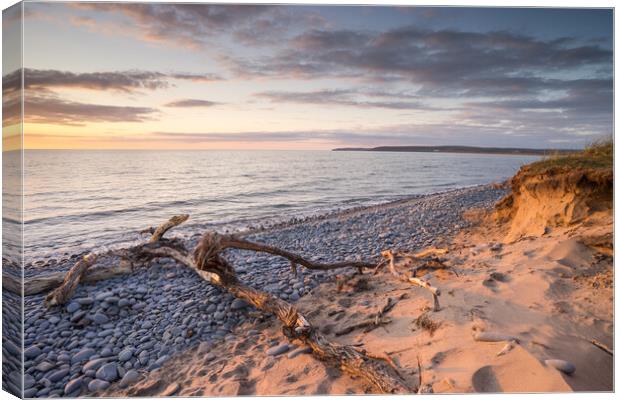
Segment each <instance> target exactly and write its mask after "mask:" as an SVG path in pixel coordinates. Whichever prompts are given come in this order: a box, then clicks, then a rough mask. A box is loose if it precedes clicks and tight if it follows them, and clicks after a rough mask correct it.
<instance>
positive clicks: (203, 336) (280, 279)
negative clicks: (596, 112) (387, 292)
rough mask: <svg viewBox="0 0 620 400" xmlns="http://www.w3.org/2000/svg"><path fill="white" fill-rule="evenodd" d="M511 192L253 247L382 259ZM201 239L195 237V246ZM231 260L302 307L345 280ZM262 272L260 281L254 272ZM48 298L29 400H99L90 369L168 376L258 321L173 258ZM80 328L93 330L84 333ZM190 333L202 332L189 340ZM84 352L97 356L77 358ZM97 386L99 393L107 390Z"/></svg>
mask: <svg viewBox="0 0 620 400" xmlns="http://www.w3.org/2000/svg"><path fill="white" fill-rule="evenodd" d="M504 193H505V190H504V189H494V188H493V187H492V185H486V186H480V187H474V188H468V189H459V190H454V191H449V192H446V193H441V194H435V195H428V196H423V197H420V198H414V199H408V200H400V201H397V202H390V203H388V204H387V205H378V206H372V207H369V208H366V209H365V210H356V211H351V210H347V211H346V212H345V213H341V214H337V215H333V216H330V217H329V218H326V217H324V218H321V219H318V220H313V221H308V222H306V223H301V224H299V223H294V224H289V225H288V226H286V227H282V228H280V229H274V230H269V231H265V232H254V233H251V234H248V235H247V238H248V239H251V240H256V241H259V240H260V241H261V242H265V243H271V244H277V245H278V246H280V247H282V248H285V249H289V250H291V251H299V252H301V253H303V254H305V255H306V256H307V257H308V258H311V259H314V260H317V261H337V260H347V259H355V258H357V257H361V258H363V259H371V260H373V259H376V257H378V256H379V254H380V251H381V250H383V249H385V248H386V247H402V248H412V249H415V248H423V247H425V246H428V245H431V244H439V243H442V242H443V241H445V240H446V239H447V238H448V237H449V236H450V235H452V234H454V233H456V232H457V231H458V230H460V229H461V228H462V227H463V226H465V225H466V221H465V220H464V219H463V218H462V213H463V212H465V211H466V210H468V209H471V208H472V207H475V208H480V207H482V208H488V207H490V206H491V205H492V204H494V203H495V202H496V201H497V200H498V199H499V198H500V197H501V196H502V195H503V194H504ZM405 220H406V221H408V222H407V223H403V221H405ZM198 236H200V234H197V236H195V237H191V238H190V239H189V243H188V245H189V246H192V245H193V244H194V243H192V242H195V241H197V240H198ZM229 257H230V261H231V262H232V263H233V265H235V269H236V270H237V273H238V275H239V277H240V279H242V280H244V281H246V282H248V283H250V284H251V285H253V286H255V287H260V288H262V289H263V290H265V291H268V292H270V293H274V294H277V295H278V296H279V297H281V298H282V299H284V300H287V301H290V302H293V303H294V302H296V301H298V300H299V299H300V298H302V297H303V296H304V295H307V294H308V293H309V292H310V291H312V290H313V289H314V288H316V287H317V286H319V285H320V284H321V283H323V282H326V281H331V280H333V279H334V277H335V276H336V275H338V274H339V273H341V271H337V270H336V271H327V272H322V271H306V270H303V271H299V275H298V276H294V275H293V273H292V272H291V270H290V266H289V264H288V262H285V261H284V260H282V259H278V258H273V257H267V256H264V255H258V254H250V255H248V254H247V253H243V252H241V251H230V255H229ZM64 268H65V267H64V266H62V265H54V266H52V269H55V270H59V269H64ZM257 269H258V270H260V271H261V273H260V274H257V273H255V271H256V270H257ZM49 270H50V269H46V270H45V272H47V271H49ZM38 271H39V272H43V270H42V269H39V270H38ZM172 280H174V284H172V283H171V282H172ZM6 292H7V291H5V293H6ZM43 298H44V295H41V294H38V295H32V296H27V297H26V298H25V334H26V336H25V338H24V339H25V348H26V354H27V357H26V363H25V369H26V373H27V380H26V381H27V382H28V384H27V385H26V386H27V393H26V394H27V395H28V396H35V397H41V396H48V395H52V394H58V395H74V394H75V393H70V392H69V393H65V388H66V386H67V384H68V383H69V382H70V381H73V380H74V379H82V380H83V382H84V384H83V385H81V387H82V389H84V392H82V394H87V393H93V391H92V390H89V389H88V385H89V384H90V382H92V381H95V380H96V377H95V372H96V370H95V368H94V367H86V363H87V362H88V361H89V360H90V361H94V360H102V361H100V363H103V362H115V365H116V367H117V368H118V372H117V374H116V376H118V378H120V377H121V376H123V375H125V374H126V373H127V372H128V371H137V372H139V373H140V374H143V373H146V372H148V371H150V370H154V369H157V368H160V367H161V366H162V365H163V364H164V363H165V362H166V361H167V360H168V359H169V358H170V357H171V356H172V355H175V354H177V353H181V352H183V351H185V350H187V349H189V348H192V347H193V346H196V345H198V344H199V343H202V342H207V343H210V344H213V343H215V342H218V341H221V340H226V338H227V337H229V336H230V335H231V332H233V331H234V329H235V328H236V327H237V326H239V325H241V324H243V323H255V322H256V321H257V320H258V319H257V317H256V316H254V315H255V314H254V313H253V312H252V311H251V307H247V306H246V305H245V304H243V302H240V301H237V300H234V298H233V297H232V296H231V295H229V294H226V293H223V292H222V291H221V290H220V289H218V288H216V287H213V286H211V285H208V284H205V283H204V281H202V280H201V279H199V278H198V277H197V276H196V275H195V274H194V272H193V271H190V270H187V269H186V268H184V267H182V266H179V265H176V263H174V262H172V260H170V259H160V260H159V261H158V262H155V263H153V265H152V266H151V267H150V268H148V269H142V268H139V269H138V270H136V271H134V272H133V273H131V274H130V275H126V276H122V277H118V278H113V279H109V280H106V281H100V282H96V283H95V284H92V285H90V284H88V285H80V286H79V287H78V289H77V291H76V293H75V295H74V301H71V302H70V303H69V304H68V305H67V306H65V307H63V308H61V309H57V308H56V309H53V310H50V311H47V310H45V308H44V306H43ZM119 299H125V300H127V301H123V302H119ZM196 316H197V317H196ZM79 321H89V323H88V324H86V325H84V326H80V325H77V326H76V323H79ZM188 331H191V332H193V333H192V334H191V335H190V336H187V332H188ZM229 339H230V338H229ZM127 346H129V347H131V349H132V350H131V355H130V357H129V359H127V360H125V356H123V358H122V359H123V360H125V361H122V362H121V361H120V360H119V359H118V357H119V355H120V353H121V351H123V349H125V347H127ZM29 349H32V350H30V351H29ZM80 352H85V354H87V355H88V357H86V359H83V358H82V357H81V356H79V357H77V358H75V356H76V355H77V354H78V353H80ZM28 354H32V355H34V356H28ZM43 362H45V363H47V364H44V365H45V366H47V365H48V364H49V365H50V367H49V368H50V369H49V370H48V369H47V367H43V368H41V363H43ZM91 365H95V366H97V367H99V366H100V365H96V363H94V364H91ZM41 369H43V371H42V370H41ZM54 373H58V375H53V376H52V377H53V378H54V379H56V380H50V376H51V374H54ZM118 378H117V379H118ZM113 381H115V379H111V381H110V382H113ZM99 384H100V383H99ZM97 385H98V384H92V385H91V388H92V389H94V390H95V391H97V390H101V389H103V388H102V387H96V386H97ZM101 385H103V386H106V385H105V384H101Z"/></svg>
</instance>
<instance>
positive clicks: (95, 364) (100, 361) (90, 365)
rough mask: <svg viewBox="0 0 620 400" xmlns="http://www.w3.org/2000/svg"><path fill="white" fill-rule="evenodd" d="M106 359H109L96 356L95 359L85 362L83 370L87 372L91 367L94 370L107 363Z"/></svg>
mask: <svg viewBox="0 0 620 400" xmlns="http://www.w3.org/2000/svg"><path fill="white" fill-rule="evenodd" d="M106 361H107V360H106V359H105V358H96V359H94V360H90V361H89V362H87V363H86V364H84V367H82V372H86V371H88V370H90V369H92V370H94V369H97V368H99V367H100V366H102V365H103V364H105V362H106Z"/></svg>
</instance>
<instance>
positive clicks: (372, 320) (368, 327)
mask: <svg viewBox="0 0 620 400" xmlns="http://www.w3.org/2000/svg"><path fill="white" fill-rule="evenodd" d="M401 298H402V296H401ZM399 300H400V299H399ZM397 302H398V300H394V299H393V298H392V297H388V299H387V301H386V303H385V305H384V306H383V307H381V308H380V309H379V311H377V312H376V313H374V314H372V315H371V316H370V317H368V319H366V320H364V321H362V322H358V323H356V324H353V325H348V326H346V327H344V328H342V329H340V330H339V331H337V332H336V333H335V335H336V336H342V335H346V334H348V333H351V332H353V331H354V330H356V329H362V328H364V333H367V332H370V331H372V330H374V329H376V328H378V327H380V326H382V325H387V324H389V323H390V322H392V321H391V320H390V319H389V318H386V317H385V314H387V313H388V312H389V311H390V310H391V309H392V308H394V306H395V305H396V303H397Z"/></svg>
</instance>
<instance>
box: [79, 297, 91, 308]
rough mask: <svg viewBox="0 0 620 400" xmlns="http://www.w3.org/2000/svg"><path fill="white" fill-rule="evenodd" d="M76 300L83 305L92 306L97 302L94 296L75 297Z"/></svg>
mask: <svg viewBox="0 0 620 400" xmlns="http://www.w3.org/2000/svg"><path fill="white" fill-rule="evenodd" d="M75 302H76V303H78V304H80V305H82V306H90V305H91V304H93V303H94V302H95V300H94V299H93V298H92V297H82V298H79V299H75Z"/></svg>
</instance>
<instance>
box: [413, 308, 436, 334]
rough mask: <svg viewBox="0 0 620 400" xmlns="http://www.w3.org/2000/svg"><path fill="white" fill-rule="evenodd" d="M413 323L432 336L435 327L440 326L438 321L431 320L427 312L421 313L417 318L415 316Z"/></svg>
mask: <svg viewBox="0 0 620 400" xmlns="http://www.w3.org/2000/svg"><path fill="white" fill-rule="evenodd" d="M413 323H414V324H415V326H417V327H418V328H421V329H424V330H425V331H428V333H429V334H430V335H431V336H433V334H434V333H435V331H436V330H437V329H439V327H440V326H441V323H440V322H436V321H433V320H432V319H431V318H430V317H429V316H428V313H424V314H421V315H420V316H419V317H418V318H416V319H415V320H414V321H413Z"/></svg>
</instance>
